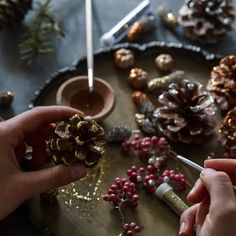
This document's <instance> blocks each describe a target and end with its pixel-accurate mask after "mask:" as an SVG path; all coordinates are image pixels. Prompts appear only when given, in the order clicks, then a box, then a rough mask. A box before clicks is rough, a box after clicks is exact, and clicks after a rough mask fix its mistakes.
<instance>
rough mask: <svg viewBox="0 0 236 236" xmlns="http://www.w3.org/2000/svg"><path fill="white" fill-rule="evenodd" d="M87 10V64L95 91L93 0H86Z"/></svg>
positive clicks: (91, 85)
mask: <svg viewBox="0 0 236 236" xmlns="http://www.w3.org/2000/svg"><path fill="white" fill-rule="evenodd" d="M85 12H86V44H87V66H88V87H89V91H90V92H92V91H93V79H94V74H93V67H94V65H93V14H92V0H85Z"/></svg>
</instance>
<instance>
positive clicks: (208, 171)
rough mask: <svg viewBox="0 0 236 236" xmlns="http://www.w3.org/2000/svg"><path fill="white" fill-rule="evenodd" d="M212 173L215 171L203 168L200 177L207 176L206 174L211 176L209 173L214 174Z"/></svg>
mask: <svg viewBox="0 0 236 236" xmlns="http://www.w3.org/2000/svg"><path fill="white" fill-rule="evenodd" d="M214 172H215V170H213V169H210V168H205V169H203V170H202V172H201V174H200V175H201V176H204V175H208V174H211V173H214Z"/></svg>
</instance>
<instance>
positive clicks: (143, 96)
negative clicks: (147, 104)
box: [131, 91, 148, 104]
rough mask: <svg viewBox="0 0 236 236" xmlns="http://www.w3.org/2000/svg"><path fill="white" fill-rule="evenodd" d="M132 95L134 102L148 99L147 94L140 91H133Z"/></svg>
mask: <svg viewBox="0 0 236 236" xmlns="http://www.w3.org/2000/svg"><path fill="white" fill-rule="evenodd" d="M131 97H132V100H133V102H134V103H136V104H137V103H139V102H140V101H144V100H148V98H147V95H146V94H145V93H142V92H140V91H135V92H133V93H132V95H131Z"/></svg>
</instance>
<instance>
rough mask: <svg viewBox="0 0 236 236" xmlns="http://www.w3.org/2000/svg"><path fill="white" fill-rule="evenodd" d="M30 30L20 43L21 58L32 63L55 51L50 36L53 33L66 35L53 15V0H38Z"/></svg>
mask: <svg viewBox="0 0 236 236" xmlns="http://www.w3.org/2000/svg"><path fill="white" fill-rule="evenodd" d="M27 28H28V32H27V33H26V35H25V36H23V38H22V42H21V43H20V45H19V49H20V55H21V59H22V60H24V61H26V62H27V64H28V65H31V64H32V63H33V61H34V59H36V58H37V57H38V56H39V55H42V54H48V53H51V52H53V46H52V43H51V41H50V37H51V35H53V34H56V35H58V36H61V37H64V33H63V31H62V29H61V26H60V24H59V23H58V22H57V21H56V20H55V18H54V16H53V10H52V7H51V0H46V1H45V3H40V2H37V7H36V9H35V18H34V19H33V20H32V22H30V23H29V25H28V26H27Z"/></svg>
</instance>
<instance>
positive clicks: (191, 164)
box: [167, 150, 204, 172]
mask: <svg viewBox="0 0 236 236" xmlns="http://www.w3.org/2000/svg"><path fill="white" fill-rule="evenodd" d="M167 155H169V156H171V157H173V158H176V159H177V160H180V161H181V162H183V163H185V164H187V165H188V166H191V167H193V168H194V169H195V170H198V171H200V172H201V171H202V170H203V169H204V168H203V167H202V166H200V165H198V164H197V163H195V162H193V161H190V160H189V159H188V158H186V157H183V156H181V155H179V154H177V153H175V152H173V151H171V150H169V151H168V152H167Z"/></svg>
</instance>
